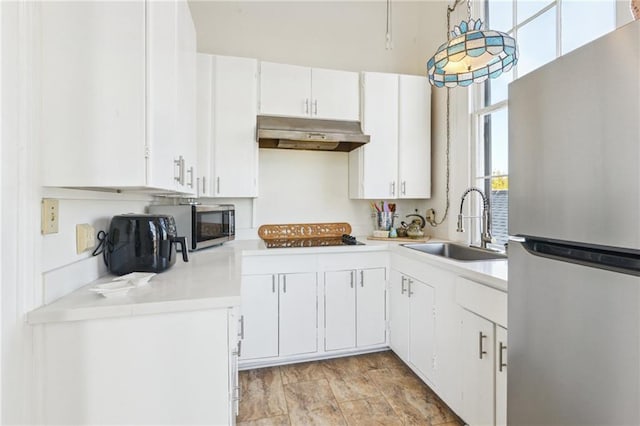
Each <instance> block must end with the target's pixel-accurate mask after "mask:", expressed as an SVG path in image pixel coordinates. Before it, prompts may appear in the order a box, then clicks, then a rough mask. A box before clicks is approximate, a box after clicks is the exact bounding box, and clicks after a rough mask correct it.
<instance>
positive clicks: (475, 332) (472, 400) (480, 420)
mask: <svg viewBox="0 0 640 426" xmlns="http://www.w3.org/2000/svg"><path fill="white" fill-rule="evenodd" d="M461 318H462V321H461V322H462V324H461V326H462V333H461V338H462V342H461V344H460V351H461V355H460V361H461V364H462V365H461V366H460V367H461V374H460V377H461V380H462V413H461V414H462V418H463V420H465V421H466V422H467V423H469V424H470V425H492V424H494V420H495V418H494V385H493V379H494V373H493V368H494V364H493V363H494V355H495V354H494V345H495V342H494V330H493V327H494V325H493V323H492V322H490V321H488V320H486V319H484V318H481V317H479V316H478V315H476V314H474V313H471V312H469V311H467V310H464V309H463V310H462V313H461Z"/></svg>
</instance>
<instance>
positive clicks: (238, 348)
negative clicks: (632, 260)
mask: <svg viewBox="0 0 640 426" xmlns="http://www.w3.org/2000/svg"><path fill="white" fill-rule="evenodd" d="M241 353H242V340H238V344H237V345H236V350H235V351H233V352H232V353H231V354H232V355H234V356H237V357H240V354H241Z"/></svg>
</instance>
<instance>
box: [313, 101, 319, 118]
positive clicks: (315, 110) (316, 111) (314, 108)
mask: <svg viewBox="0 0 640 426" xmlns="http://www.w3.org/2000/svg"><path fill="white" fill-rule="evenodd" d="M313 115H318V100H317V99H316V100H314V101H313Z"/></svg>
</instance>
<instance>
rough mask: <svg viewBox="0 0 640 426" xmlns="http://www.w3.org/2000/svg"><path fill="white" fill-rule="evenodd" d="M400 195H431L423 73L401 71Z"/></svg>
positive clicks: (427, 102)
mask: <svg viewBox="0 0 640 426" xmlns="http://www.w3.org/2000/svg"><path fill="white" fill-rule="evenodd" d="M399 79H400V82H399V84H400V86H399V97H398V101H399V107H398V108H399V111H398V117H399V122H398V176H399V183H398V185H399V188H398V196H399V198H430V197H431V89H430V84H429V82H428V80H427V78H426V77H420V76H414V75H400V76H399Z"/></svg>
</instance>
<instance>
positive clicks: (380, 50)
mask: <svg viewBox="0 0 640 426" xmlns="http://www.w3.org/2000/svg"><path fill="white" fill-rule="evenodd" d="M190 7H191V12H192V15H193V18H194V22H195V25H196V31H197V36H198V50H199V51H200V52H203V53H211V54H220V55H232V56H246V57H254V58H258V59H260V60H267V61H274V62H282V63H289V64H298V65H306V66H313V67H323V68H333V69H343V70H350V71H380V72H394V73H405V74H417V75H426V61H427V59H428V57H429V56H430V55H431V54H432V53H433V52H434V51H435V49H436V48H437V46H438V45H439V44H441V43H442V42H443V41H444V39H445V38H446V33H445V24H444V23H445V17H446V3H445V2H443V1H412V2H402V1H393V2H392V36H393V44H394V47H393V49H392V50H387V49H386V48H385V32H386V2H384V1H356V2H349V1H335V2H317V1H297V2H272V1H260V2H218V1H215V2H206V1H192V2H190ZM436 91H437V90H434V92H436ZM434 101H435V102H441V99H440V97H438V96H437V95H434ZM433 109H434V113H433V114H434V118H435V119H434V120H433V122H434V140H433V150H434V154H433V155H432V158H433V160H432V161H433V166H432V167H433V170H434V172H433V181H432V182H433V184H432V193H433V198H432V200H431V201H425V200H422V201H404V200H403V201H397V204H398V207H399V210H400V211H399V216H400V217H399V218H398V222H399V221H400V220H403V219H404V215H406V214H408V213H414V209H416V208H417V209H418V211H419V213H420V214H422V215H424V214H425V212H426V209H427V208H428V207H434V208H435V209H436V210H437V211H438V212H442V210H443V208H444V207H443V205H444V201H443V193H444V187H445V185H444V181H443V180H442V179H441V178H440V176H444V169H443V166H442V165H443V164H444V149H443V148H442V144H443V143H444V140H443V139H442V138H441V137H440V134H439V129H440V128H441V127H442V124H443V123H444V120H443V119H442V117H441V116H439V115H438V111H439V110H441V108H438V106H437V105H435V104H434V108H433ZM259 165H260V180H259V186H260V187H259V197H258V198H257V199H256V200H255V201H254V202H253V203H252V202H247V201H246V200H245V201H242V200H226V201H230V202H234V203H235V204H236V208H237V209H238V227H239V228H246V227H247V226H251V227H252V228H255V227H256V226H259V225H262V224H266V223H300V222H319V221H341V222H342V221H346V222H349V223H350V224H351V225H352V227H353V229H354V233H356V234H360V235H362V234H370V233H371V230H372V229H373V221H372V219H371V217H370V216H371V207H370V206H369V203H368V201H357V200H349V198H348V187H347V181H348V161H347V155H346V154H345V153H332V152H304V151H286V150H268V149H261V150H260V160H259ZM441 206H442V207H441ZM249 208H250V209H252V210H251V211H250V212H247V211H246V210H245V209H249ZM438 217H440V216H438ZM243 218H246V219H247V220H248V221H249V222H245V221H243V220H242V219H243ZM427 233H430V234H432V235H437V236H439V237H447V236H448V230H447V228H446V223H445V224H444V225H443V226H441V227H439V228H435V229H434V228H430V229H427ZM251 235H254V236H255V230H254V232H253V233H252V234H251Z"/></svg>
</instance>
